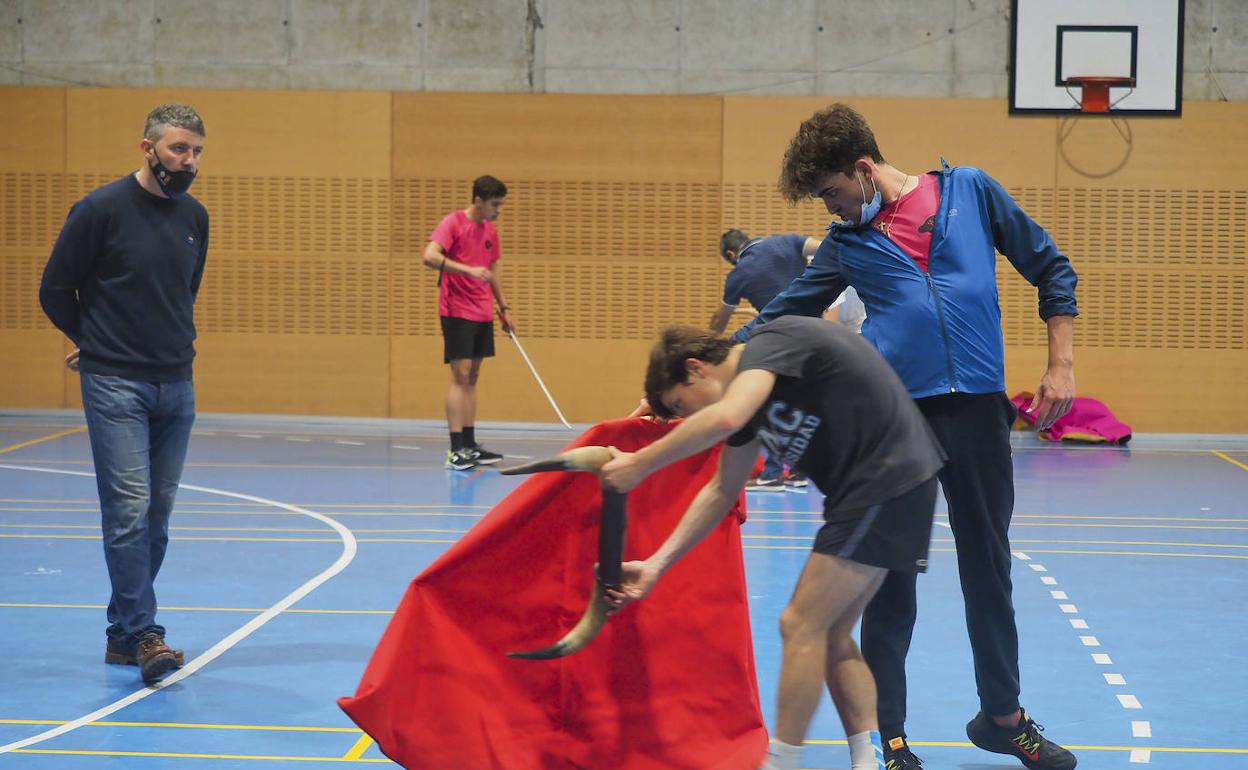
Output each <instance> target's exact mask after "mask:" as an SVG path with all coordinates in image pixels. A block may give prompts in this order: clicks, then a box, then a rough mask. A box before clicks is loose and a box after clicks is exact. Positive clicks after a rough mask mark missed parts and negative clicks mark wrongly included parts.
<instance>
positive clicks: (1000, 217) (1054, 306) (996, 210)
mask: <svg viewBox="0 0 1248 770" xmlns="http://www.w3.org/2000/svg"><path fill="white" fill-rule="evenodd" d="M982 178H983V181H984V191H985V193H986V195H987V202H988V215H989V218H990V219H991V225H992V239H993V243H994V244H995V245H996V247H997V251H999V252H1001V253H1002V254H1003V255H1005V258H1006V259H1008V260H1010V264H1012V265H1013V266H1014V269H1015V270H1017V271H1018V273H1019V275H1021V276H1023V277H1024V278H1026V279H1027V281H1028V282H1029V283H1031V285H1032V286H1035V287H1036V288H1038V289H1039V290H1040V291H1039V294H1040V303H1039V304H1040V317H1041V318H1042V319H1044V320H1046V321H1047V320H1048V319H1049V318H1051V317H1053V316H1056V315H1068V316H1077V315H1079V308H1078V307H1077V306H1076V304H1075V284H1076V283H1078V281H1079V278H1078V276H1076V275H1075V269H1074V268H1073V267H1072V266H1071V264H1070V260H1069V259H1067V258H1066V255H1064V254H1062V252H1060V251H1058V250H1057V245H1056V244H1055V243H1053V239H1052V238H1050V237H1049V234H1048V233H1047V232H1045V230H1044V228H1043V227H1041V226H1040V225H1038V224H1036V223H1035V221H1034V220H1033V219H1032V218H1031V217H1029V216H1027V213H1026V212H1024V211H1023V210H1022V209H1021V208H1020V207H1019V205H1018V204H1017V203H1016V202H1015V201H1014V199H1013V198H1011V197H1010V194H1009V193H1008V192H1006V191H1005V188H1004V187H1002V186H1001V184H1000V183H999V182H997V180H995V179H993V178H992V177H990V176H988V175H987V174H982Z"/></svg>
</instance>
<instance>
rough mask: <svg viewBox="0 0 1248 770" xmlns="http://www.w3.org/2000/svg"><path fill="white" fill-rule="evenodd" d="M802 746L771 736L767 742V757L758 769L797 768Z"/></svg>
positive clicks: (790, 769)
mask: <svg viewBox="0 0 1248 770" xmlns="http://www.w3.org/2000/svg"><path fill="white" fill-rule="evenodd" d="M801 758H802V747H801V746H794V745H793V744H791V743H785V742H784V741H782V740H780V739H778V738H772V739H771V742H770V743H768V744H767V759H766V761H764V762H763V765H762V767H760V768H759V769H758V770H798V767H797V766H798V762H799V761H800V760H801Z"/></svg>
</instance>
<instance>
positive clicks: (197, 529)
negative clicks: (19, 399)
mask: <svg viewBox="0 0 1248 770" xmlns="http://www.w3.org/2000/svg"><path fill="white" fill-rule="evenodd" d="M0 528H4V529H99V528H100V525H99V524H38V523H34V522H25V523H21V522H19V523H16V524H13V523H4V524H0ZM169 531H170V532H332V531H333V530H331V529H327V528H325V527H319V528H317V527H179V526H173V527H170V528H169ZM351 531H352V532H353V533H356V534H358V533H361V532H363V533H367V534H373V535H377V534H410V533H413V532H432V533H435V534H441V535H463V534H466V533H467V532H468V530H466V529H430V528H426V527H408V528H405V529H352V530H351ZM1244 547H1246V548H1248V546H1244Z"/></svg>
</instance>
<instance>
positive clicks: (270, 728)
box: [0, 607, 360, 733]
mask: <svg viewBox="0 0 1248 770" xmlns="http://www.w3.org/2000/svg"><path fill="white" fill-rule="evenodd" d="M161 609H165V608H164V607H162V608H161ZM66 724H69V723H68V722H66V721H64V720H56V719H0V725H53V726H55V725H66ZM86 726H87V727H176V728H179V729H183V730H256V731H267V732H287V733H291V732H299V733H358V732H360V728H358V727H308V726H303V725H232V724H208V723H203V722H88V723H87V725H86Z"/></svg>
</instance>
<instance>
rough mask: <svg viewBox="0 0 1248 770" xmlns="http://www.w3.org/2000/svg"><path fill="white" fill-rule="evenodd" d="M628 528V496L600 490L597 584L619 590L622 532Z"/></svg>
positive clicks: (622, 576)
mask: <svg viewBox="0 0 1248 770" xmlns="http://www.w3.org/2000/svg"><path fill="white" fill-rule="evenodd" d="M627 527H628V495H626V494H622V493H620V492H612V491H610V490H608V489H603V490H602V523H601V525H600V526H599V527H598V582H599V583H601V584H602V585H604V586H607V587H609V588H619V586H620V583H621V581H622V580H623V578H624V574H623V570H622V569H620V563H621V562H622V561H623V560H624V532H625V530H626V529H627Z"/></svg>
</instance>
